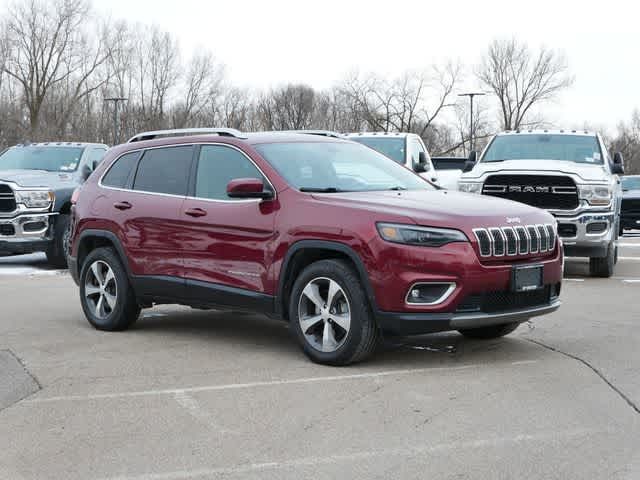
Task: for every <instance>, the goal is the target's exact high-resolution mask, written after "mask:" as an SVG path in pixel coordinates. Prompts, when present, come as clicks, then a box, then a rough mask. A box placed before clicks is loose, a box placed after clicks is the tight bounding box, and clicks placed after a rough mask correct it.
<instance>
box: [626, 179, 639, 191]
mask: <svg viewBox="0 0 640 480" xmlns="http://www.w3.org/2000/svg"><path fill="white" fill-rule="evenodd" d="M622 189H623V190H640V177H622Z"/></svg>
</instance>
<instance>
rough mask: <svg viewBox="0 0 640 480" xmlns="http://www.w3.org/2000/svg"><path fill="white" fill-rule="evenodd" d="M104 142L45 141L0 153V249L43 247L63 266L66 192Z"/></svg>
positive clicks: (93, 164)
mask: <svg viewBox="0 0 640 480" xmlns="http://www.w3.org/2000/svg"><path fill="white" fill-rule="evenodd" d="M106 151H107V146H106V145H102V144H94V143H77V142H49V143H32V144H29V145H16V146H15V147H11V148H8V149H6V150H5V151H4V152H2V154H0V254H3V255H17V254H23V253H33V252H45V253H46V254H47V259H48V261H49V263H50V264H51V265H52V266H54V267H58V268H66V267H67V260H66V253H65V252H66V247H65V245H67V244H68V240H69V212H70V207H71V195H72V193H73V191H74V189H75V188H76V187H77V186H79V185H81V184H82V183H83V182H84V181H85V179H86V178H87V177H88V176H89V175H90V174H91V172H92V171H93V169H94V168H95V167H96V166H97V165H98V164H99V163H100V161H101V160H102V157H103V156H104V154H105V152H106Z"/></svg>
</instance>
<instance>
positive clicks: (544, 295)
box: [456, 285, 558, 313]
mask: <svg viewBox="0 0 640 480" xmlns="http://www.w3.org/2000/svg"><path fill="white" fill-rule="evenodd" d="M557 294H558V287H557V286H552V285H547V286H546V287H544V288H541V289H539V290H534V291H531V292H509V291H503V292H488V293H481V294H476V295H469V296H468V297H466V298H465V299H464V300H462V302H460V304H459V305H458V308H457V309H456V312H458V313H469V312H483V313H500V312H508V311H509V310H520V309H523V308H532V307H539V306H543V305H547V304H549V303H550V302H551V301H552V300H553V299H554V298H555V297H556V296H557Z"/></svg>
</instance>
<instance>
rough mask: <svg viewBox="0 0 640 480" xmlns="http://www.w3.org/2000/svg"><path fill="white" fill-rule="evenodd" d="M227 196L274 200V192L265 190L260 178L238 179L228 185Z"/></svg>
mask: <svg viewBox="0 0 640 480" xmlns="http://www.w3.org/2000/svg"><path fill="white" fill-rule="evenodd" d="M227 195H229V197H230V198H262V199H263V200H268V199H270V198H273V192H272V191H271V190H266V189H265V188H264V183H263V182H262V180H260V179H258V178H236V179H234V180H231V181H230V182H229V183H228V184H227Z"/></svg>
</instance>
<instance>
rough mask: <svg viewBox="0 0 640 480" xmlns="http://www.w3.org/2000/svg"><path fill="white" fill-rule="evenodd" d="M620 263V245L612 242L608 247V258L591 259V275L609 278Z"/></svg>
mask: <svg viewBox="0 0 640 480" xmlns="http://www.w3.org/2000/svg"><path fill="white" fill-rule="evenodd" d="M617 262H618V245H617V243H616V242H611V243H610V244H609V246H608V247H607V256H606V257H602V258H590V259H589V273H590V274H591V276H592V277H603V278H609V277H610V276H611V275H613V270H614V268H615V265H616V263H617Z"/></svg>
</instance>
